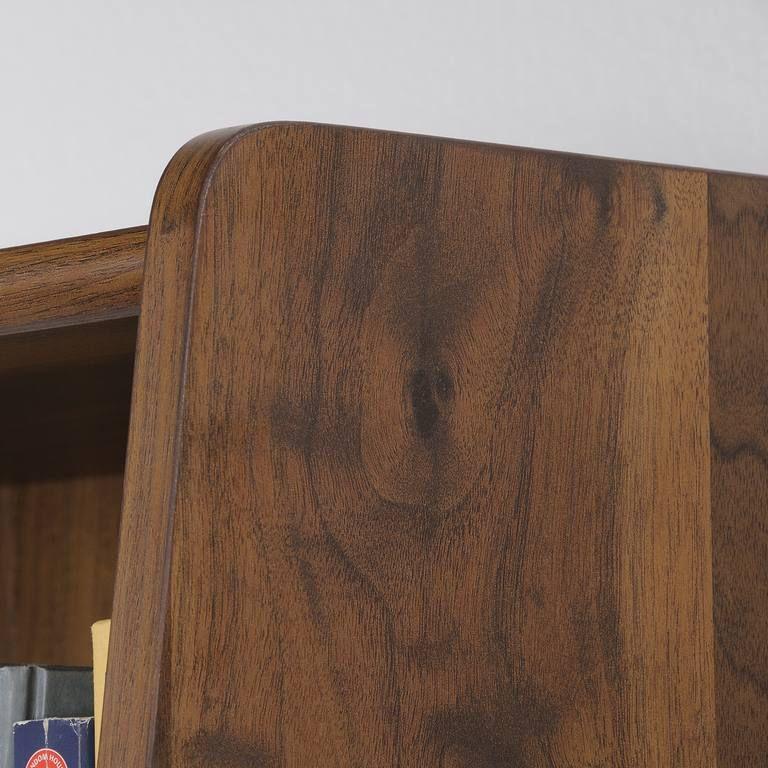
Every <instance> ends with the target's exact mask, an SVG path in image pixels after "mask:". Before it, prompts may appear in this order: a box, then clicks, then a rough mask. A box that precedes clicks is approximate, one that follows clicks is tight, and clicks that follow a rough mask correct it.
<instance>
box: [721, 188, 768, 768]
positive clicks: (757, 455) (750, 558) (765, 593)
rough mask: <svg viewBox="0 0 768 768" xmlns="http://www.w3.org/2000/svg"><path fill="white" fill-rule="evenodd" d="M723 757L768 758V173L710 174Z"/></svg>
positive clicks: (727, 762)
mask: <svg viewBox="0 0 768 768" xmlns="http://www.w3.org/2000/svg"><path fill="white" fill-rule="evenodd" d="M709 212H710V327H709V333H710V350H711V354H710V369H711V414H712V431H711V435H712V439H711V443H712V521H713V540H714V579H715V629H716V637H717V661H716V682H717V739H718V765H719V766H720V768H731V767H733V768H736V766H739V768H740V767H741V766H744V765H766V764H768V730H767V729H766V727H765V725H766V721H768V517H767V516H766V515H767V512H768V179H758V178H745V177H739V176H729V175H715V174H713V175H711V176H710V208H709Z"/></svg>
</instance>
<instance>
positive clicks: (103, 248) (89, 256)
mask: <svg viewBox="0 0 768 768" xmlns="http://www.w3.org/2000/svg"><path fill="white" fill-rule="evenodd" d="M145 244H146V227H136V228H134V229H125V230H120V231H117V232H104V233H101V234H96V235H88V236H86V237H77V238H71V239H68V240H56V241H54V242H50V243H39V244H36V245H24V246H20V247H18V248H6V249H3V250H0V335H2V334H7V333H18V332H19V331H26V330H31V329H39V328H52V327H56V326H62V325H72V324H75V323H84V322H93V321H96V320H106V319H109V318H117V317H126V316H130V315H137V314H138V310H139V300H140V289H141V277H142V270H143V263H144V247H145Z"/></svg>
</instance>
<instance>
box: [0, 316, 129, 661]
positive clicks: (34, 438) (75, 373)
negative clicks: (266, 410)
mask: <svg viewBox="0 0 768 768" xmlns="http://www.w3.org/2000/svg"><path fill="white" fill-rule="evenodd" d="M135 344H136V319H135V318H129V319H122V320H115V321H109V322H102V323H95V324H91V325H79V326H71V327H67V328H59V329H54V330H44V331H35V332H31V333H23V334H17V335H11V336H4V337H0V424H1V425H2V427H1V428H2V429H3V431H4V432H5V436H6V439H5V440H3V441H0V446H1V447H0V626H2V627H3V630H4V631H3V632H0V661H2V662H4V663H28V662H34V663H41V664H83V665H90V663H91V658H92V657H91V642H90V626H91V624H92V623H93V622H94V621H96V620H97V619H101V618H107V617H109V616H110V615H111V607H112V592H113V587H114V574H115V566H116V560H117V542H118V531H119V525H120V505H121V497H122V482H123V466H124V461H125V447H126V439H127V433H128V417H129V411H130V397H131V380H132V374H133V357H134V351H135Z"/></svg>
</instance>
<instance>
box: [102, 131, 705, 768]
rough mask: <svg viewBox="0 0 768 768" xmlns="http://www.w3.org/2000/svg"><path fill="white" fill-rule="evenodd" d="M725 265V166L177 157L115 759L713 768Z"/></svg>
mask: <svg viewBox="0 0 768 768" xmlns="http://www.w3.org/2000/svg"><path fill="white" fill-rule="evenodd" d="M706 241H707V178H706V175H705V174H703V173H699V172H687V171H682V170H670V169H662V168H655V167H649V166H636V165H632V164H624V163H618V162H613V161H605V160H596V159H584V158H577V157H569V156H564V155H549V154H545V153H539V152H528V151H521V150H512V149H507V148H502V147H492V146H484V145H475V144H466V143H458V142H450V141H444V140H437V139H430V138H424V137H414V136H402V135H393V134H384V133H376V132H371V131H361V130H350V129H337V128H332V127H319V126H309V125H290V124H284V125H280V124H278V125H271V126H265V127H256V128H253V129H247V130H244V131H242V132H240V133H237V134H234V135H231V136H224V137H221V136H218V135H217V136H213V137H209V138H207V139H206V138H205V137H204V138H203V139H201V140H199V141H198V142H197V143H195V144H193V145H191V146H188V147H186V148H185V149H183V150H182V151H181V152H180V154H179V155H177V157H176V158H175V159H174V161H173V162H172V164H171V166H170V169H169V171H168V172H167V174H166V176H165V177H164V180H163V181H162V182H161V184H160V187H159V190H158V194H157V197H156V202H155V207H154V210H153V215H152V221H151V223H150V231H149V239H148V249H147V264H146V281H145V289H144V290H145V293H144V303H143V305H142V316H141V320H140V327H139V347H138V357H137V374H136V386H135V389H134V405H133V415H132V423H131V437H130V442H129V449H128V465H127V477H126V491H125V492H126V496H125V501H124V508H123V528H122V539H121V552H120V560H119V567H118V577H117V589H116V604H115V612H114V619H113V620H114V622H115V626H114V630H113V633H112V638H113V640H112V645H111V648H110V668H109V671H108V678H109V679H108V684H107V701H106V709H105V732H104V734H103V736H102V739H103V741H102V753H101V759H102V761H104V762H103V766H104V768H116V767H117V766H118V765H124V764H130V765H149V764H151V763H153V758H154V764H156V765H162V766H182V765H183V766H210V765H217V766H244V765H258V766H264V767H267V766H268V767H270V768H272V767H273V766H281V767H285V768H299V767H301V768H305V766H308V765H313V766H335V767H336V766H338V767H346V766H349V767H350V768H351V767H352V766H362V765H365V766H370V767H372V768H376V767H379V766H380V767H381V768H385V767H386V768H390V767H391V766H394V765H398V766H408V767H410V766H414V767H415V766H420V767H421V768H432V767H433V766H435V767H437V766H443V767H444V768H458V767H459V766H473V767H480V768H482V767H483V766H489V767H490V766H553V765H557V766H559V767H560V766H574V767H578V768H584V766H612V767H614V768H615V767H617V766H627V767H628V768H629V767H630V766H631V767H632V768H635V767H636V766H639V765H642V766H659V767H661V766H672V765H674V766H692V767H693V766H696V768H700V767H701V766H714V765H715V742H714V736H715V722H714V679H713V678H714V670H713V664H714V660H713V636H712V595H711V529H710V509H709V440H708V429H709V414H708V376H709V375H708V365H707V321H706V305H707V250H706ZM160 361H162V363H163V365H159V362H160ZM138 563H141V566H142V567H141V568H137V564H138ZM161 638H162V646H161V645H160V643H161ZM158 681H159V691H158ZM127 691H130V696H127V695H126V692H127ZM156 721H157V723H158V725H157V728H156V727H155V723H156Z"/></svg>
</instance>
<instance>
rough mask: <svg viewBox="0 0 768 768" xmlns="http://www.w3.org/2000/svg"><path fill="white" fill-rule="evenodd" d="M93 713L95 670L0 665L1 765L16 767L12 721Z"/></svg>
mask: <svg viewBox="0 0 768 768" xmlns="http://www.w3.org/2000/svg"><path fill="white" fill-rule="evenodd" d="M92 715H93V672H92V671H91V670H90V669H88V668H84V667H40V666H33V665H22V666H4V667H0V768H13V738H12V733H13V731H12V729H13V724H14V723H16V722H19V721H22V720H40V719H42V718H46V717H90V716H92Z"/></svg>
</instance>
